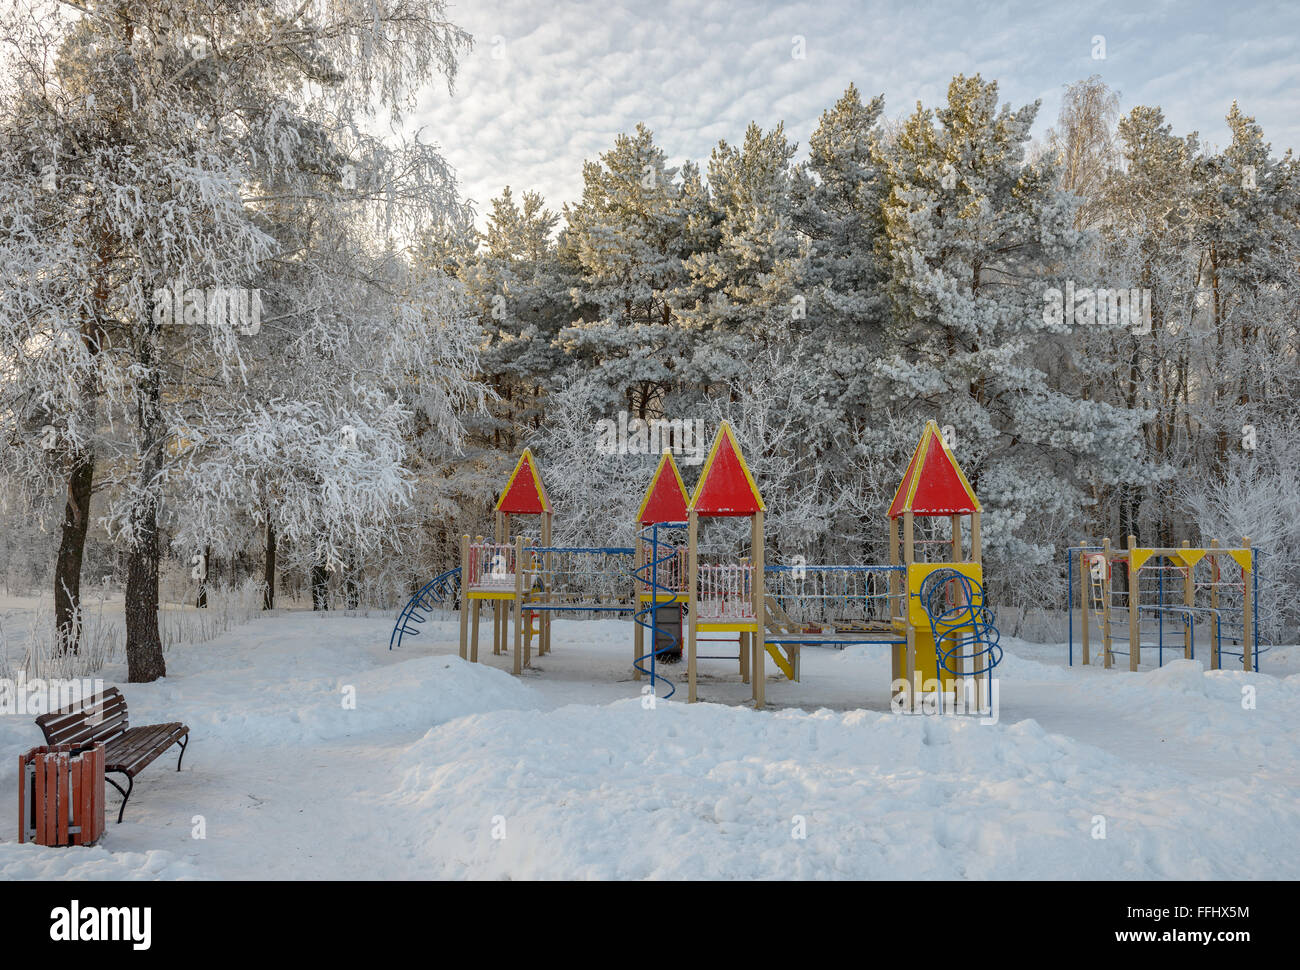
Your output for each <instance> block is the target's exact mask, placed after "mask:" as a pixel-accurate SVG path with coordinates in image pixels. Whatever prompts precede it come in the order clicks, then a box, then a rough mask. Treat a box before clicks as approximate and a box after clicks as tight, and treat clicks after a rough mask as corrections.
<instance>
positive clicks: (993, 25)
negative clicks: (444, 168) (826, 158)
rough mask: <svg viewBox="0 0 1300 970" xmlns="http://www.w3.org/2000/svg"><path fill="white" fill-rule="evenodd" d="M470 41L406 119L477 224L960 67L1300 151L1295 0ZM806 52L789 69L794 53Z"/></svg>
mask: <svg viewBox="0 0 1300 970" xmlns="http://www.w3.org/2000/svg"><path fill="white" fill-rule="evenodd" d="M452 3H453V6H452V8H451V11H450V12H451V19H452V20H453V21H454V22H455V23H457V24H459V25H460V26H461V27H463V28H465V29H466V30H468V31H469V32H470V33H472V34H473V35H474V39H475V47H474V50H473V52H472V53H471V54H469V55H468V56H467V57H465V58H464V60H463V61H462V66H461V73H460V77H459V79H458V81H457V84H456V88H455V91H454V93H452V94H448V93H447V91H446V89H445V88H442V87H440V88H437V89H430V90H429V91H428V92H426V95H425V97H424V98H423V99H422V101H421V104H420V107H419V110H418V111H416V112H415V113H414V114H413V115H412V117H411V120H412V122H413V126H420V127H422V128H423V130H424V134H425V137H426V138H428V139H430V140H433V141H435V142H437V143H438V144H440V145H441V146H442V148H443V151H444V153H445V155H446V157H447V159H448V160H449V161H450V162H451V163H452V164H453V165H454V166H455V167H456V169H457V171H458V173H459V175H460V179H461V183H462V187H463V189H464V191H465V193H466V194H467V195H468V196H469V197H470V198H471V199H472V200H474V202H475V203H476V205H477V207H478V209H479V211H480V212H482V211H483V210H485V209H486V207H487V203H488V201H489V200H490V199H491V198H492V197H493V196H494V195H497V194H498V193H499V192H500V190H501V187H502V186H503V185H505V184H510V185H512V186H513V187H514V188H515V190H516V192H519V191H522V190H524V189H533V190H537V191H540V192H542V193H543V195H545V196H546V199H547V202H548V204H549V205H550V206H551V207H553V208H555V209H557V210H558V209H559V208H560V206H561V205H562V204H563V203H564V202H567V201H573V200H575V199H576V198H578V196H579V195H580V193H581V185H582V161H583V160H584V159H594V158H595V157H596V156H597V155H599V154H600V153H601V152H602V151H605V150H607V149H608V148H609V147H611V145H612V143H613V140H614V137H615V135H617V134H618V133H619V132H624V131H629V130H631V129H632V128H633V127H634V126H635V125H636V123H637V122H638V121H643V122H645V123H646V124H648V125H649V126H650V128H651V129H652V130H653V131H654V133H655V137H656V141H657V142H658V143H659V145H660V146H661V147H662V148H663V149H664V150H665V151H666V152H667V154H668V156H669V158H670V159H672V160H673V161H674V162H680V161H682V160H683V159H687V158H692V159H696V160H699V161H700V162H701V163H703V162H705V161H707V159H708V155H709V152H710V150H711V149H712V147H713V146H714V145H715V144H716V143H717V141H718V139H720V138H726V139H727V140H729V141H739V140H740V138H741V136H742V135H743V134H744V130H745V126H746V125H747V124H748V122H750V121H751V120H752V121H757V122H758V123H759V124H760V125H762V126H763V127H764V128H768V127H771V126H772V125H774V124H775V123H776V122H778V121H784V122H785V123H786V130H787V133H788V135H789V137H791V138H792V139H794V140H796V141H798V142H799V145H800V153H801V155H802V154H803V151H804V149H805V148H806V146H807V142H808V135H809V134H810V133H811V132H812V130H813V129H814V127H815V126H816V124H817V119H818V117H819V115H820V114H821V112H822V111H823V110H824V109H825V108H827V107H829V106H831V105H832V104H833V103H834V102H835V100H836V99H837V98H838V97H839V95H840V94H841V93H842V92H843V90H844V88H845V87H846V86H847V85H848V84H849V82H854V83H856V84H857V86H858V88H859V90H861V91H862V92H863V95H864V97H865V96H871V95H875V94H880V93H883V94H884V95H885V104H886V107H885V110H886V114H888V115H889V116H891V117H898V116H902V115H905V114H907V113H910V112H911V110H913V108H914V107H915V104H916V102H917V101H918V100H920V101H922V102H924V103H925V104H926V105H927V106H934V105H938V104H940V103H942V101H943V99H944V96H945V91H946V88H947V83H948V80H949V79H950V78H951V77H952V76H953V75H954V74H956V73H967V74H970V73H974V72H979V73H981V74H982V75H983V76H984V77H985V78H986V79H988V78H992V79H996V80H997V81H998V82H999V84H1000V95H1001V98H1002V100H1004V101H1010V102H1011V103H1012V104H1013V105H1016V106H1018V105H1020V104H1023V103H1026V102H1030V101H1033V100H1034V99H1038V98H1041V99H1042V102H1043V105H1042V109H1041V111H1040V114H1039V121H1038V124H1037V126H1036V129H1035V130H1036V133H1037V134H1038V135H1040V136H1041V135H1042V133H1043V131H1044V130H1045V129H1046V128H1047V127H1048V126H1049V125H1050V124H1051V123H1052V121H1053V120H1054V119H1055V117H1056V113H1057V109H1058V107H1059V103H1060V95H1061V92H1062V90H1063V88H1064V86H1065V85H1067V84H1069V83H1070V82H1072V81H1076V80H1079V79H1081V78H1085V77H1087V76H1089V75H1091V74H1100V75H1101V76H1102V78H1103V79H1104V80H1105V81H1106V82H1107V83H1108V84H1109V85H1110V86H1111V87H1112V88H1114V89H1116V90H1118V91H1119V92H1120V95H1121V107H1122V109H1123V110H1128V109H1129V108H1131V107H1132V106H1134V105H1136V104H1158V105H1160V106H1161V107H1162V108H1163V109H1164V111H1165V115H1166V117H1167V119H1168V120H1169V121H1170V122H1172V124H1173V125H1174V130H1175V131H1176V132H1177V133H1179V134H1185V133H1186V132H1188V131H1191V130H1196V131H1199V132H1200V133H1201V138H1202V141H1203V142H1208V143H1210V144H1213V145H1220V146H1221V145H1223V144H1224V143H1225V142H1226V140H1227V126H1226V125H1225V124H1224V122H1223V116H1224V114H1225V113H1226V112H1227V110H1228V107H1229V105H1230V104H1231V103H1232V100H1233V99H1234V98H1236V99H1238V100H1239V101H1240V102H1241V104H1242V107H1243V109H1244V110H1245V111H1246V112H1247V113H1249V114H1253V115H1254V116H1255V117H1256V118H1257V120H1258V121H1259V122H1260V123H1261V124H1262V125H1263V127H1264V133H1265V137H1266V138H1267V139H1268V140H1269V141H1270V142H1271V143H1272V145H1273V148H1274V151H1275V152H1276V153H1277V154H1281V153H1282V152H1283V151H1284V150H1285V149H1287V148H1291V147H1295V146H1297V144H1300V93H1298V92H1300V69H1298V68H1297V63H1298V62H1300V55H1298V52H1297V51H1298V46H1300V39H1298V38H1300V3H1297V2H1296V0H1278V2H1259V3H1244V4H1238V3H1234V2H1233V0H1204V2H1203V0H1189V2H1173V0H1165V2H1152V0H1124V2H1110V0H1106V2H1089V0H1083V2H1079V3H1068V2H1048V3H1041V2H1040V3H1022V2H1002V3H993V2H966V3H957V2H941V3H935V2H923V0H908V2H894V3H876V2H868V0H820V2H802V3H782V2H777V0H727V2H720V0H662V2H640V0H473V2H470V0H460V2H459V3H457V2H456V0H452ZM800 54H802V56H799V55H800Z"/></svg>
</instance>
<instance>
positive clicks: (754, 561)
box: [749, 509, 767, 707]
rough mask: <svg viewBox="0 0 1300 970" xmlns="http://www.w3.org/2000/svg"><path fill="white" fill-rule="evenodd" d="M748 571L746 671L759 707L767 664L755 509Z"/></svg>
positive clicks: (763, 700) (760, 550) (759, 517)
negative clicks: (750, 618) (750, 624)
mask: <svg viewBox="0 0 1300 970" xmlns="http://www.w3.org/2000/svg"><path fill="white" fill-rule="evenodd" d="M749 553H750V568H751V569H753V571H754V573H753V577H752V578H751V580H750V590H749V591H750V595H751V596H752V597H753V602H754V607H753V609H754V625H755V627H756V628H757V629H755V631H754V634H753V636H752V637H751V638H750V643H751V644H752V645H753V656H754V661H753V669H752V670H751V671H750V680H751V681H752V682H753V686H754V706H755V707H762V706H763V705H764V703H766V700H767V697H766V695H767V675H766V673H765V671H764V668H765V666H766V663H767V628H766V625H765V624H766V622H767V598H766V596H764V590H765V588H766V586H765V584H764V582H763V510H762V509H759V510H758V511H756V512H755V513H754V517H753V519H752V520H751V524H750V540H749Z"/></svg>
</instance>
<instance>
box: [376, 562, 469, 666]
mask: <svg viewBox="0 0 1300 970" xmlns="http://www.w3.org/2000/svg"><path fill="white" fill-rule="evenodd" d="M459 592H460V567H459V566H457V567H456V568H455V569H448V570H447V571H446V572H445V573H440V574H439V575H437V576H435V577H434V578H433V579H431V580H429V582H427V583H425V584H424V586H423V587H422V588H421V589H420V591H419V592H418V593H416V594H415V595H414V596H412V597H411V598H410V599H409V600H407V603H406V605H405V606H403V607H402V611H401V612H400V613H398V614H397V625H396V626H394V627H393V635H392V636H391V637H389V638H388V649H389V650H392V649H393V647H394V646H398V647H400V646H401V645H402V637H403V636H412V637H414V636H419V634H420V624H421V623H423V622H424V621H425V620H427V619H428V618H429V614H430V613H431V612H432V611H433V608H434V607H435V606H439V605H441V604H443V603H446V602H448V601H451V602H455V600H456V596H457V594H458V593H459Z"/></svg>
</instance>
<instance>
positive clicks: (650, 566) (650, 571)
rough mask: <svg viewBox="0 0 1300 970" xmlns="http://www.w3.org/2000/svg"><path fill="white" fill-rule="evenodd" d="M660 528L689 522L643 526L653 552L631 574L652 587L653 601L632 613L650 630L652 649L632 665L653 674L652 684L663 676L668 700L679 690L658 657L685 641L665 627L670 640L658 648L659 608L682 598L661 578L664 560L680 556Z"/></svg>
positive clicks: (647, 673) (648, 674) (677, 526)
mask: <svg viewBox="0 0 1300 970" xmlns="http://www.w3.org/2000/svg"><path fill="white" fill-rule="evenodd" d="M661 528H663V529H684V528H686V523H685V522H661V523H657V524H655V525H650V526H646V527H645V528H644V529H642V530H641V541H642V542H645V543H648V544H649V546H650V556H649V558H648V560H647V561H646V562H645V563H644V564H642V565H640V566H638V567H636V568H635V569H633V570H632V575H633V577H635V578H636V579H638V580H640V581H642V582H644V583H645V584H646V585H647V586H648V587H649V590H650V602H649V604H647V605H646V606H645V607H643V608H642V609H639V610H637V611H636V612H635V613H633V614H632V619H633V620H635V621H636V622H637V623H638V624H640V625H641V626H642V627H644V628H645V629H647V630H649V631H650V652H649V653H645V654H642V655H641V656H639V657H637V658H636V659H635V660H633V661H632V666H634V667H635V668H636V669H637V670H639V671H640V672H641V673H643V674H645V675H647V676H648V677H649V678H650V686H651V687H652V688H655V687H656V685H657V684H658V682H659V681H661V680H662V681H663V682H664V683H665V684H667V685H668V693H667V694H665V695H664V700H668V698H670V697H672V696H673V694H675V693H677V687H676V685H674V684H673V682H672V681H671V680H669V679H668V678H667V677H665V676H664V675H663V674H661V673H659V672H658V665H657V663H656V661H657V659H658V658H659V656H660V655H662V654H665V653H671V652H673V651H674V650H680V649H681V648H682V643H681V640H680V639H679V638H678V637H677V636H676V635H674V634H673V632H672V631H671V630H665V631H664V632H666V633H667V634H668V636H669V637H670V638H671V642H670V643H667V644H665V645H664V646H663V647H661V648H659V649H656V648H655V643H656V642H657V641H658V639H659V636H658V630H659V626H658V617H659V613H658V610H659V607H661V606H671V605H672V604H674V603H679V602H681V599H680V594H679V593H678V591H677V590H675V589H672V588H671V587H668V586H665V585H664V584H663V583H661V582H660V581H659V567H660V566H662V565H663V564H664V563H668V562H672V561H673V560H674V559H675V558H677V548H676V547H675V546H673V545H670V544H669V543H667V542H665V541H663V540H662V539H660V538H659V530H660V529H661ZM660 593H668V594H669V595H670V596H671V599H660V598H659V594H660ZM635 594H636V590H635V588H634V595H635ZM647 616H648V617H649V620H648V621H647V620H646V617H647ZM647 660H648V661H650V667H649V669H647V668H646V667H645V666H644V662H645V661H647Z"/></svg>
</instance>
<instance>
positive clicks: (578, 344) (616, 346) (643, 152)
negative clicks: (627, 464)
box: [559, 125, 708, 418]
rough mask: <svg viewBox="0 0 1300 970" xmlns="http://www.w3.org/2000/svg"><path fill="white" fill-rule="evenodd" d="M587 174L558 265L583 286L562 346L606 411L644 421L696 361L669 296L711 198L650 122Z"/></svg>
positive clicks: (703, 228)
mask: <svg viewBox="0 0 1300 970" xmlns="http://www.w3.org/2000/svg"><path fill="white" fill-rule="evenodd" d="M582 174H583V188H582V199H581V200H580V201H579V202H577V203H576V204H574V205H571V206H566V207H565V210H564V215H565V219H566V221H567V227H566V230H565V232H564V234H563V237H562V239H561V244H560V250H561V258H562V259H563V260H565V261H566V262H567V263H569V264H570V265H571V266H573V267H574V269H575V271H576V272H577V273H578V274H580V276H581V282H580V283H579V285H578V286H576V287H575V288H574V291H573V299H574V302H575V304H576V312H575V314H574V321H573V322H572V323H571V324H570V325H569V326H568V327H566V328H565V329H564V330H562V331H561V332H560V335H559V339H560V343H561V346H562V347H563V348H564V350H565V353H566V354H567V355H568V356H569V358H570V359H571V360H572V361H574V362H576V363H578V364H579V365H580V366H582V367H583V369H584V370H585V371H586V372H587V375H588V379H590V380H593V381H599V382H600V384H601V386H603V387H604V388H605V400H604V402H603V406H604V407H605V408H606V409H616V408H619V407H623V408H626V409H627V410H628V411H629V412H630V413H632V414H635V415H636V416H638V417H641V418H644V417H647V416H649V415H650V414H652V413H653V409H654V408H655V407H656V406H657V404H658V402H659V401H660V400H661V399H662V396H663V394H664V393H665V392H666V391H668V390H670V389H671V388H672V387H673V385H674V384H675V382H676V381H678V380H680V379H681V369H682V362H683V361H684V360H685V359H687V358H688V357H689V354H690V349H689V341H687V339H686V338H685V335H684V334H683V332H682V330H681V328H680V326H678V325H677V323H676V320H675V316H674V314H675V312H676V310H677V307H676V306H675V304H674V299H673V294H674V292H675V291H676V290H677V288H678V287H679V286H681V284H682V283H683V281H684V279H685V275H684V270H683V260H684V259H685V258H686V257H687V256H688V255H689V254H690V253H691V252H692V251H694V249H695V248H696V247H697V245H698V242H697V241H696V235H697V234H700V233H704V232H707V229H708V226H707V224H701V220H700V219H699V218H698V216H699V215H700V209H701V208H702V207H704V206H706V204H707V194H706V192H705V189H704V187H703V185H702V183H701V180H700V178H699V175H698V172H697V171H696V170H695V167H694V166H692V165H689V164H688V165H686V166H683V168H682V171H681V173H680V177H679V173H678V171H677V169H676V168H675V167H673V166H670V165H668V163H667V160H666V157H665V155H664V152H663V150H662V149H661V148H659V147H658V146H657V145H656V144H655V143H654V137H653V135H652V134H651V132H650V130H649V129H647V128H646V127H645V126H644V125H638V126H637V128H636V131H635V133H633V134H631V135H619V137H618V139H617V140H616V142H615V145H614V148H613V149H611V150H610V151H608V152H606V153H604V154H603V155H602V156H601V157H600V160H599V161H595V162H587V163H585V164H584V165H583V173H582ZM692 215H695V216H696V217H697V218H692Z"/></svg>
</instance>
